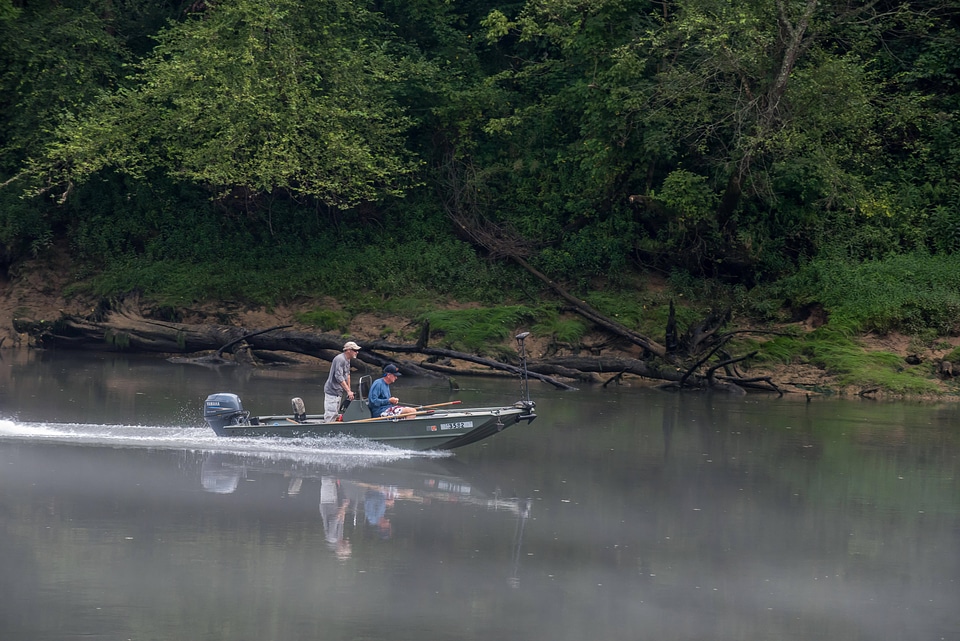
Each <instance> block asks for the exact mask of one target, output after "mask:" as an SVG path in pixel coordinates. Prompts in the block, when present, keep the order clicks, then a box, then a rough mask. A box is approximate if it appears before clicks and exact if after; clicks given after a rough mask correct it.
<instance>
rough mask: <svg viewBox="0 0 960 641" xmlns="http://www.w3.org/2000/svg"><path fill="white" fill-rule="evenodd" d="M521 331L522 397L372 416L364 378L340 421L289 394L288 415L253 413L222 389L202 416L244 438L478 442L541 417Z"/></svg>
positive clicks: (444, 445)
mask: <svg viewBox="0 0 960 641" xmlns="http://www.w3.org/2000/svg"><path fill="white" fill-rule="evenodd" d="M527 336H529V332H523V333H521V334H518V335H517V337H516V338H517V343H518V347H519V351H520V360H521V363H522V379H521V380H522V389H521V397H522V398H521V400H519V401H516V402H515V403H512V404H509V405H502V406H490V407H469V408H462V407H460V402H459V401H450V402H448V403H437V404H434V405H424V406H418V407H415V408H414V409H415V412H414V413H413V414H412V415H408V416H406V417H404V418H400V417H395V416H388V417H372V416H371V415H370V409H369V404H368V399H367V398H366V395H365V391H366V390H368V389H369V384H370V377H369V376H364V377H361V379H360V381H359V391H360V393H359V394H357V395H356V400H354V401H352V402H351V401H344V402H343V403H341V414H339V415H338V416H337V420H335V421H332V422H324V421H323V416H322V415H311V414H306V413H305V412H304V411H303V402H302V400H301V399H299V398H294V399H291V412H290V413H289V414H273V415H266V416H253V415H251V414H250V412H249V411H247V410H244V409H243V404H242V403H241V401H240V397H239V396H237V395H236V394H233V393H230V392H218V393H216V394H211V395H210V396H208V397H207V399H206V401H205V402H204V407H203V418H204V420H205V421H206V422H207V424H208V425H209V426H210V427H211V428H212V429H213V431H214V432H215V433H216V434H217V435H218V436H242V437H261V436H264V437H292V438H304V437H315V438H316V437H338V436H349V437H354V438H361V439H368V440H372V441H377V442H380V443H385V444H387V445H391V446H393V447H397V448H401V449H406V450H452V449H454V448H457V447H463V446H465V445H470V444H471V443H476V442H477V441H480V440H483V439H485V438H488V437H490V436H493V435H494V434H497V433H499V432H501V431H503V430H504V429H506V428H508V427H510V426H511V425H515V424H517V423H520V422H523V421H525V422H526V423H527V424H528V425H529V424H530V423H531V422H533V420H534V419H535V418H536V417H537V415H536V412H535V409H536V403H534V402H533V401H532V400H530V386H529V381H528V378H527V366H526V349H525V348H524V339H525V338H526V337H527Z"/></svg>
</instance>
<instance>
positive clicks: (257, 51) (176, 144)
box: [0, 0, 960, 400]
mask: <svg viewBox="0 0 960 641" xmlns="http://www.w3.org/2000/svg"><path fill="white" fill-rule="evenodd" d="M956 3H957V0H950V1H948V2H944V1H943V0H917V1H916V2H913V3H910V4H905V3H903V4H896V5H887V4H871V3H865V4H864V3H852V4H850V3H825V2H817V1H816V0H794V1H791V2H787V1H784V0H757V1H755V2H749V3H735V4H731V3H724V2H720V3H718V2H715V1H713V0H677V1H676V2H672V3H667V4H663V3H653V4H651V3H649V2H645V1H641V0H617V1H607V0H596V1H594V2H588V3H577V2H573V3H571V2H568V1H566V0H529V1H526V2H502V1H498V0H476V1H473V2H468V3H458V2H437V1H435V0H415V1H413V0H411V1H396V0H389V1H384V2H372V3H363V2H354V1H353V0H317V1H316V2H306V3H305V2H296V1H294V0H217V1H216V2H209V1H204V0H199V1H197V0H173V1H171V2H164V3H157V2H152V1H148V0H129V1H128V2H124V3H123V8H122V10H118V8H117V3H116V2H115V1H113V0H36V1H31V2H20V1H12V0H0V110H2V112H3V114H4V118H2V119H0V329H3V330H5V332H6V335H5V336H4V335H2V334H0V347H3V348H10V347H14V346H17V345H19V346H34V347H41V346H47V347H52V346H55V348H57V349H62V348H74V349H78V348H80V347H81V346H82V347H84V348H86V349H112V350H121V349H128V350H129V349H140V350H145V351H157V350H158V349H159V348H163V349H164V350H166V352H167V353H169V354H172V355H176V356H177V357H181V358H193V357H194V354H193V353H192V352H191V351H190V350H191V349H193V348H194V347H195V348H196V349H197V350H199V351H202V352H207V353H206V354H204V356H211V355H212V356H215V357H217V358H224V359H234V360H236V359H237V358H238V357H239V358H241V359H247V360H248V362H249V363H250V364H263V363H265V362H268V361H270V360H271V359H274V360H282V359H281V358H280V356H283V357H284V358H288V359H293V360H297V359H302V358H306V359H318V358H319V359H321V360H322V359H325V358H327V357H328V356H329V354H330V353H331V352H332V353H335V352H336V343H337V342H338V341H340V340H341V339H346V338H352V339H356V340H358V341H359V342H361V344H362V343H363V342H364V341H366V342H369V343H370V344H372V345H378V346H379V349H382V351H383V353H382V355H381V356H380V357H377V358H382V359H386V358H395V359H397V360H401V361H406V363H405V366H406V367H408V368H411V369H412V368H414V367H419V368H422V369H424V370H426V369H427V368H428V367H430V368H433V372H434V373H435V374H437V375H445V376H450V375H451V374H450V373H449V372H450V371H452V372H459V371H464V370H465V369H467V368H470V369H473V370H477V369H478V368H479V369H480V370H481V371H487V370H495V369H497V368H503V369H505V370H506V371H509V368H510V367H515V366H516V353H515V352H516V345H515V344H514V342H515V341H514V338H513V337H514V336H515V334H516V333H517V332H518V331H521V330H524V331H530V332H531V338H530V341H529V343H528V348H529V349H530V350H531V356H532V358H531V367H532V368H533V369H534V370H535V371H536V372H537V374H538V375H541V376H544V377H549V378H550V379H551V380H555V381H558V382H561V383H563V384H566V385H571V381H572V382H574V383H575V385H574V386H583V385H603V384H607V385H614V384H626V383H629V384H637V385H641V384H642V385H650V384H652V385H664V386H667V387H669V388H672V389H678V388H681V389H686V388H691V389H708V390H725V391H726V392H728V393H736V394H740V393H773V394H780V393H791V394H801V395H803V396H806V397H808V398H812V397H813V396H815V395H818V394H843V395H846V396H852V397H857V398H860V397H862V398H881V397H883V398H925V399H926V398H946V399H951V400H952V399H954V398H956V397H957V396H958V393H960V388H958V385H957V383H956V382H955V379H954V376H955V372H960V351H958V346H960V154H958V153H957V150H958V149H960V126H958V114H960V91H957V77H958V74H960V68H958V66H957V61H958V60H960V29H958V27H957V23H956V14H957V6H956ZM288 325H289V327H283V329H279V328H280V327H281V326H288ZM268 329H269V330H270V331H266V330H268ZM248 334H249V336H248ZM218 335H219V336H222V338H223V339H224V340H218V339H217V336H218ZM191 341H193V343H192V344H191ZM374 351H376V350H367V354H368V355H370V354H372V352H374ZM291 355H292V356H291ZM374 357H376V355H375V354H374V355H372V356H371V358H374ZM482 359H485V360H486V364H484V363H483V362H482ZM376 364H377V363H376V362H375V358H374V362H372V363H371V366H375V365H376ZM443 368H447V369H448V370H449V371H448V372H447V373H444V372H443V371H441V370H442V369H443Z"/></svg>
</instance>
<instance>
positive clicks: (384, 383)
mask: <svg viewBox="0 0 960 641" xmlns="http://www.w3.org/2000/svg"><path fill="white" fill-rule="evenodd" d="M398 376H400V370H399V368H397V366H396V365H394V364H393V363H390V364H389V365H387V366H386V367H384V368H383V376H381V377H380V378H378V379H377V380H375V381H374V382H373V385H371V386H370V392H369V393H368V394H367V402H368V403H369V404H370V416H372V417H374V418H376V417H378V416H396V417H398V418H406V417H407V416H410V415H411V414H416V413H417V410H415V409H413V408H412V407H404V406H403V405H400V399H399V398H397V397H396V396H393V395H391V393H390V386H391V385H393V384H394V383H395V382H396V381H397V377H398Z"/></svg>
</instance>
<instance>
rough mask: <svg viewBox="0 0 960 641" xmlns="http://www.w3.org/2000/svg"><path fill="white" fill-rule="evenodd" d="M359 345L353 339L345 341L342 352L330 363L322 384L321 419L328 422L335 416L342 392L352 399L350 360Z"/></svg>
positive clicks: (354, 355)
mask: <svg viewBox="0 0 960 641" xmlns="http://www.w3.org/2000/svg"><path fill="white" fill-rule="evenodd" d="M359 351H360V346H359V345H357V344H356V343H354V342H353V341H347V342H346V343H345V344H344V346H343V352H342V353H340V354H337V355H336V356H335V357H334V359H333V361H331V363H330V375H329V376H327V382H326V384H325V385H324V386H323V421H324V423H329V422H330V421H333V420H335V419H336V418H337V413H338V412H339V411H340V397H341V396H342V395H343V394H346V395H347V398H348V399H350V400H351V401H352V400H353V390H352V389H351V386H350V361H351V360H353V359H354V358H356V357H357V352H359Z"/></svg>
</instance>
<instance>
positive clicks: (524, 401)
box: [517, 332, 537, 412]
mask: <svg viewBox="0 0 960 641" xmlns="http://www.w3.org/2000/svg"><path fill="white" fill-rule="evenodd" d="M529 335H530V332H520V333H519V334H517V349H518V350H519V351H520V364H521V365H522V366H523V376H522V378H521V379H520V402H519V403H517V405H522V406H523V407H526V408H527V409H528V410H529V411H531V412H532V411H533V408H534V407H536V406H537V404H536V403H534V402H533V401H531V400H530V378H529V376H528V375H527V347H526V345H525V344H524V341H525V340H526V339H527V336H529Z"/></svg>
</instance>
